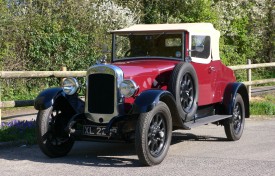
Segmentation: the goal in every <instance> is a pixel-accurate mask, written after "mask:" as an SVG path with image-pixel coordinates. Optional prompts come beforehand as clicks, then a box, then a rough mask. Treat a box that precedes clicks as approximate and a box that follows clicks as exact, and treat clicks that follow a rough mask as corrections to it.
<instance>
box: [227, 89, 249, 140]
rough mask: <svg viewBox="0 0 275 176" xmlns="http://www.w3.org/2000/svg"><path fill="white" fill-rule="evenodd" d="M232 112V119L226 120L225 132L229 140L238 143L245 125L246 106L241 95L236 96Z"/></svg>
mask: <svg viewBox="0 0 275 176" xmlns="http://www.w3.org/2000/svg"><path fill="white" fill-rule="evenodd" d="M232 112H233V114H232V117H231V118H228V119H226V120H225V123H224V130H225V134H226V136H227V139H228V140H230V141H236V140H239V139H240V138H241V136H242V134H243V129H244V123H245V106H244V102H243V99H242V96H241V95H240V94H237V96H236V100H235V103H234V106H233V111H232Z"/></svg>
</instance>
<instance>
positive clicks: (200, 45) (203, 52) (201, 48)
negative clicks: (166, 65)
mask: <svg viewBox="0 0 275 176" xmlns="http://www.w3.org/2000/svg"><path fill="white" fill-rule="evenodd" d="M191 46H192V48H191V50H192V51H191V56H192V57H198V58H204V59H207V58H208V57H209V55H210V36H203V35H193V36H192V45H191Z"/></svg>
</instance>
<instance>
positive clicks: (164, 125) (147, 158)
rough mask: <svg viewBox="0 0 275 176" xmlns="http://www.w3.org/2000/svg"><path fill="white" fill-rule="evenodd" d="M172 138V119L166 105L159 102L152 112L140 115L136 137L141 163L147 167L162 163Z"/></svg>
mask: <svg viewBox="0 0 275 176" xmlns="http://www.w3.org/2000/svg"><path fill="white" fill-rule="evenodd" d="M171 136H172V118H171V113H170V110H169V108H168V106H167V105H166V104H165V103H163V102H159V103H158V104H157V105H156V107H155V108H154V109H153V110H152V111H150V112H148V113H143V114H140V116H139V118H138V122H137V126H136V136H135V146H136V152H137V155H138V157H139V160H140V162H141V163H142V164H143V165H146V166H152V165H156V164H159V163H161V162H162V161H163V160H164V158H165V156H166V154H167V152H168V149H169V146H170V143H171Z"/></svg>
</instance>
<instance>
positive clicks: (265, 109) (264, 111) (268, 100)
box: [250, 93, 275, 117]
mask: <svg viewBox="0 0 275 176" xmlns="http://www.w3.org/2000/svg"><path fill="white" fill-rule="evenodd" d="M250 113H251V115H269V116H271V117H275V93H273V94H268V95H264V96H259V97H252V98H251V101H250Z"/></svg>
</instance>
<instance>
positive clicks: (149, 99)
mask: <svg viewBox="0 0 275 176" xmlns="http://www.w3.org/2000/svg"><path fill="white" fill-rule="evenodd" d="M159 101H162V102H164V103H165V104H166V105H167V106H168V107H169V110H170V112H171V115H172V122H173V126H174V127H179V128H184V129H186V127H185V125H184V123H183V122H184V120H185V119H184V117H180V115H179V111H178V109H177V106H176V101H175V98H174V96H173V95H172V94H171V93H170V92H169V91H165V90H161V89H151V90H146V91H144V92H142V93H141V94H140V95H139V96H137V97H136V99H135V102H134V104H133V109H132V114H141V113H146V112H149V111H151V110H152V109H153V108H154V107H155V106H156V105H157V104H158V103H159Z"/></svg>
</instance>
